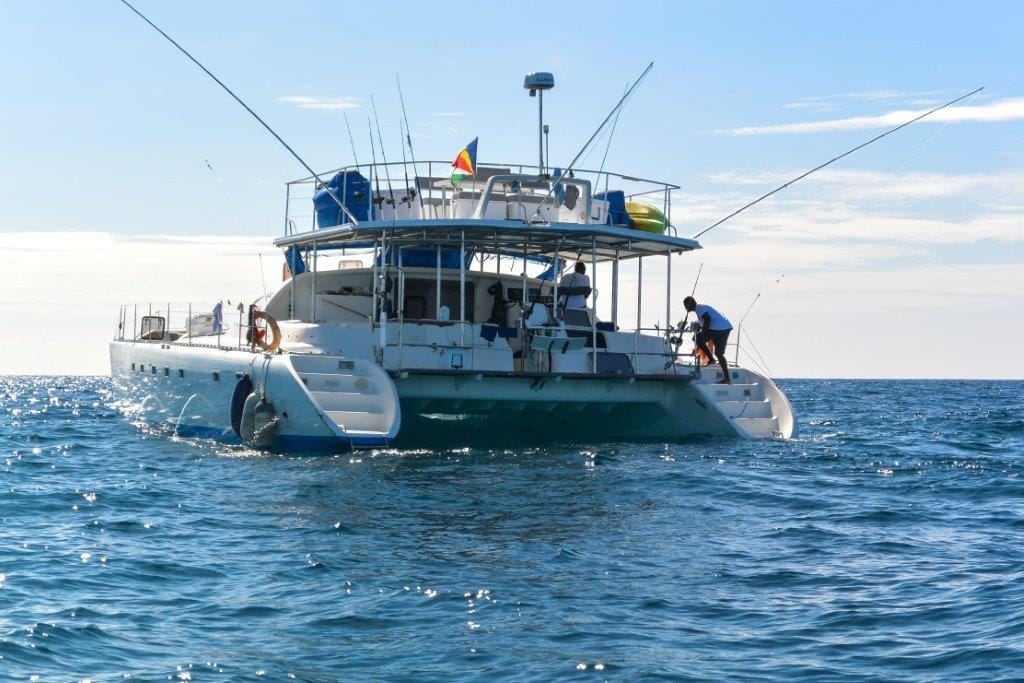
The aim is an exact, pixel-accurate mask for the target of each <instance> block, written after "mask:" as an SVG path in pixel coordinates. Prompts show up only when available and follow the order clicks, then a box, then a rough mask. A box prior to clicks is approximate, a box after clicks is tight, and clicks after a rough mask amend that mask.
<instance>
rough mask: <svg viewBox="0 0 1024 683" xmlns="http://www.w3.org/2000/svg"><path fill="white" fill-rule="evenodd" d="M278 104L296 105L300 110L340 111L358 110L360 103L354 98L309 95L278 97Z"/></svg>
mask: <svg viewBox="0 0 1024 683" xmlns="http://www.w3.org/2000/svg"><path fill="white" fill-rule="evenodd" d="M276 101H278V102H285V103H287V104H294V105H295V106H296V107H298V108H299V109H323V110H327V111H340V110H342V109H358V108H359V106H360V105H359V101H358V100H356V99H355V98H352V97H310V96H307V95H286V96H284V97H278V98H277V100H276Z"/></svg>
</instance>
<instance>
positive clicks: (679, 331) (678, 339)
mask: <svg viewBox="0 0 1024 683" xmlns="http://www.w3.org/2000/svg"><path fill="white" fill-rule="evenodd" d="M703 270H704V262H703V261H701V262H700V265H699V266H697V277H696V278H694V280H693V289H691V290H690V296H693V295H694V294H696V293H697V283H698V282H700V274H701V272H702V271H703ZM689 320H690V312H689V311H687V312H686V315H684V316H683V319H682V320H680V321H679V324H678V325H677V326H676V327H675V328H673V327H672V323H671V322H667V323H666V325H668V329H667V330H666V332H665V333H666V334H667V335H668V341H669V343H670V344H673V345H674V346H675V351H674V355H678V354H679V347H680V346H682V344H683V334H685V333H686V323H687V322H689ZM673 333H674V334H675V336H672V335H673ZM673 362H674V361H669V362H668V363H667V364H666V365H665V369H666V370H667V369H668V368H669V366H670V365H671V364H672V363H673Z"/></svg>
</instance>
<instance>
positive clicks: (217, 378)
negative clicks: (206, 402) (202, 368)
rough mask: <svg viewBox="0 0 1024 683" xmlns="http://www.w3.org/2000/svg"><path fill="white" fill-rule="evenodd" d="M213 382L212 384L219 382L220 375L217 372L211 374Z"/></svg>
mask: <svg viewBox="0 0 1024 683" xmlns="http://www.w3.org/2000/svg"><path fill="white" fill-rule="evenodd" d="M213 381H214V382H219V381H220V373H219V372H216V371H214V373H213Z"/></svg>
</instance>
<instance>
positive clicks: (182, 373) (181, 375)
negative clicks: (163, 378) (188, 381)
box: [178, 368, 185, 379]
mask: <svg viewBox="0 0 1024 683" xmlns="http://www.w3.org/2000/svg"><path fill="white" fill-rule="evenodd" d="M178 377H179V378H181V379H183V378H184V377H185V371H184V370H182V369H181V368H178Z"/></svg>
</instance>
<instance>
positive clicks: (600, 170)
mask: <svg viewBox="0 0 1024 683" xmlns="http://www.w3.org/2000/svg"><path fill="white" fill-rule="evenodd" d="M626 87H627V88H628V87H629V84H627V85H626ZM622 94H623V95H625V94H626V92H625V91H623V93H622ZM621 113H622V110H621V109H619V111H618V112H616V114H615V120H614V121H612V129H611V131H610V132H609V133H608V142H607V143H606V144H605V146H604V156H603V157H601V166H600V168H598V169H597V182H598V183H600V182H601V174H602V173H603V172H604V163H605V162H606V161H608V151H609V150H611V148H612V139H613V138H614V137H615V129H616V128H617V127H618V125H619V115H620V114H621ZM604 191H605V192H608V176H605V179H604Z"/></svg>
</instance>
